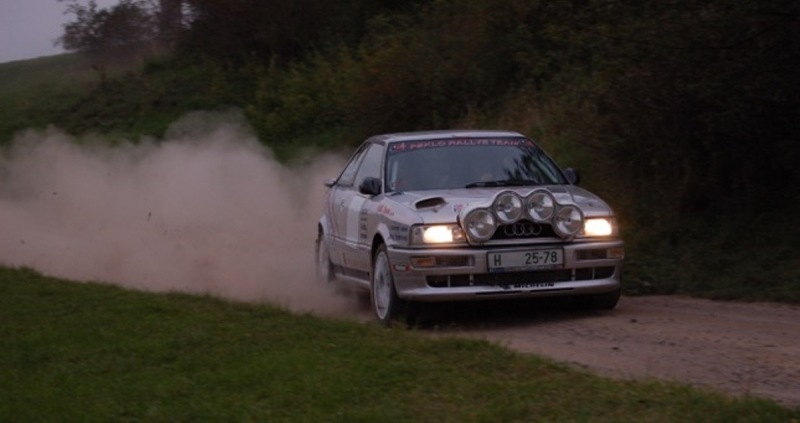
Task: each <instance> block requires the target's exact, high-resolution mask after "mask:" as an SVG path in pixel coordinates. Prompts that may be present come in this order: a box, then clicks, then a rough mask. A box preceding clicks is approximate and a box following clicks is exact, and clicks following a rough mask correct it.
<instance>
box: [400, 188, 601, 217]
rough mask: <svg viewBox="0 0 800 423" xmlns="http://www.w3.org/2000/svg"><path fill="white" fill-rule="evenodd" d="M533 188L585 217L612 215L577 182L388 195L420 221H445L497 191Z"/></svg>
mask: <svg viewBox="0 0 800 423" xmlns="http://www.w3.org/2000/svg"><path fill="white" fill-rule="evenodd" d="M534 189H546V190H548V191H550V193H552V194H553V197H554V198H555V200H556V202H558V203H559V204H572V205H576V206H578V207H579V208H580V209H581V210H582V211H583V214H584V216H586V217H597V216H611V215H613V212H612V210H611V208H610V207H609V206H608V204H606V203H605V202H604V201H603V200H601V199H600V198H599V197H598V196H596V195H594V194H592V193H591V192H589V191H587V190H585V189H583V188H581V187H578V186H575V185H547V186H536V187H492V188H463V189H452V190H436V191H411V192H399V193H392V194H389V195H387V197H386V198H387V200H389V201H391V202H394V203H397V204H398V206H400V207H402V208H403V209H405V211H406V212H407V213H409V214H415V215H416V216H417V217H418V218H421V220H422V222H420V223H445V222H455V221H457V219H458V215H459V213H461V211H462V210H464V209H466V208H469V207H473V206H488V205H490V204H491V203H492V201H493V200H494V198H495V197H496V196H497V194H499V193H501V192H503V191H514V192H516V193H517V194H519V195H520V196H522V197H525V196H526V195H528V194H529V193H530V192H531V191H533V190H534ZM404 214H405V213H404Z"/></svg>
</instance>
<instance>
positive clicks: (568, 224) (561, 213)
mask: <svg viewBox="0 0 800 423" xmlns="http://www.w3.org/2000/svg"><path fill="white" fill-rule="evenodd" d="M553 229H555V230H556V232H558V233H559V235H561V236H562V237H571V236H574V235H575V234H577V233H578V232H579V231H580V230H581V229H583V213H582V212H581V210H580V209H579V208H577V207H575V206H562V207H561V208H560V209H559V210H558V211H557V212H556V216H555V218H554V219H553Z"/></svg>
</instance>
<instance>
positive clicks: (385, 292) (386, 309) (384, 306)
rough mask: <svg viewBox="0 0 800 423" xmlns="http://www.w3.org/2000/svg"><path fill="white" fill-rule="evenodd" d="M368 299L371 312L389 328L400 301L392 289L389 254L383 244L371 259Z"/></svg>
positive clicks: (396, 313) (399, 306)
mask: <svg viewBox="0 0 800 423" xmlns="http://www.w3.org/2000/svg"><path fill="white" fill-rule="evenodd" d="M370 299H371V301H370V303H371V305H372V311H373V312H374V313H375V317H377V318H378V321H379V322H380V323H381V325H383V326H386V327H389V326H391V324H392V320H393V319H395V318H396V317H397V316H398V314H399V311H400V308H401V301H400V298H399V297H398V296H397V291H396V290H395V287H394V276H392V267H391V263H390V262H389V254H388V253H387V252H386V246H385V245H383V244H381V245H380V246H378V249H377V250H376V251H375V255H374V256H373V259H372V283H371V284H370Z"/></svg>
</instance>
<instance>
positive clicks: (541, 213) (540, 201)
mask: <svg viewBox="0 0 800 423" xmlns="http://www.w3.org/2000/svg"><path fill="white" fill-rule="evenodd" d="M555 203H556V202H555V200H554V199H553V196H552V195H550V193H548V192H547V191H534V192H533V193H531V194H530V195H529V196H528V198H526V199H525V206H526V209H527V212H528V216H530V217H531V219H533V221H534V222H539V223H541V222H546V221H548V220H550V218H552V217H553V213H555V211H556V205H555Z"/></svg>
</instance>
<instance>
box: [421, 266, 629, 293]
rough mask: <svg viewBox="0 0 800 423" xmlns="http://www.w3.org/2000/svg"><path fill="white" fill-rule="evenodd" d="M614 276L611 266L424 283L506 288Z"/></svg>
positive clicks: (433, 278) (453, 277)
mask: <svg viewBox="0 0 800 423" xmlns="http://www.w3.org/2000/svg"><path fill="white" fill-rule="evenodd" d="M612 275H614V267H613V266H603V267H587V268H582V269H557V270H537V271H532V272H507V273H480V274H476V275H432V276H427V277H426V281H427V283H428V286H430V287H431V288H448V287H449V288H452V287H464V286H507V285H516V284H530V283H549V282H553V283H554V282H571V281H588V280H593V279H607V278H610V277H611V276H612Z"/></svg>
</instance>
